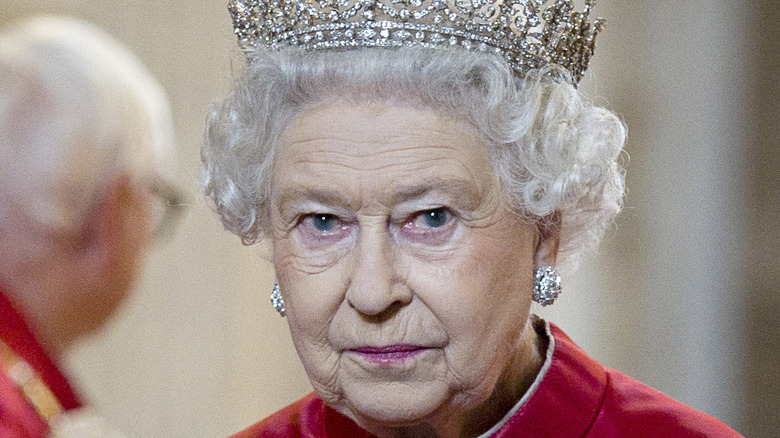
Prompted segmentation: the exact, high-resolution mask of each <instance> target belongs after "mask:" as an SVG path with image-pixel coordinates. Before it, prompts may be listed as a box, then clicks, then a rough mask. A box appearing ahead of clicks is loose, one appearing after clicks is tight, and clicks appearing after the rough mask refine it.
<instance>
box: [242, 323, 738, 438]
mask: <svg viewBox="0 0 780 438" xmlns="http://www.w3.org/2000/svg"><path fill="white" fill-rule="evenodd" d="M550 331H551V335H552V340H551V342H550V348H551V349H552V352H553V353H552V357H551V358H549V359H548V361H547V362H546V363H545V367H544V368H543V371H542V373H543V374H542V375H541V376H540V377H538V378H537V383H538V386H536V387H535V389H531V390H529V391H533V393H531V394H530V397H528V398H527V400H526V402H525V403H523V404H521V405H518V406H515V408H514V409H513V411H514V413H512V414H511V415H510V417H509V418H508V419H505V421H504V422H502V424H501V425H497V426H496V429H497V430H495V431H493V434H492V435H490V436H491V437H492V438H509V437H545V438H549V437H555V438H567V437H571V438H574V437H593V438H596V437H598V438H604V437H606V438H609V437H632V438H633V437H648V438H649V437H653V438H656V437H708V438H721V437H740V436H741V435H740V434H738V433H737V432H735V431H734V430H732V429H731V428H729V427H728V426H726V425H725V424H724V423H722V422H720V421H719V420H717V419H716V418H714V417H711V416H709V415H707V414H704V413H701V412H699V411H696V410H695V409H693V408H690V407H688V406H685V405H684V404H682V403H680V402H678V401H676V400H674V399H672V398H671V397H668V396H666V395H664V394H663V393H661V392H659V391H656V390H655V389H653V388H650V387H649V386H647V385H645V384H643V383H641V382H639V381H637V380H634V379H632V378H630V377H628V376H626V375H625V374H622V373H620V372H619V371H616V370H613V369H610V368H606V367H604V366H602V365H601V364H599V363H598V362H596V361H595V360H594V359H593V358H591V357H590V356H588V355H587V354H586V353H585V352H584V351H583V350H582V349H581V348H579V347H578V346H577V345H576V344H574V342H573V341H572V340H571V339H569V337H568V336H566V334H565V333H563V331H561V329H560V328H558V327H557V326H555V325H553V324H550ZM548 357H549V355H548ZM537 383H535V385H537ZM532 388H533V387H532ZM369 436H370V435H369V434H367V433H366V432H365V431H363V430H362V429H360V428H359V427H358V426H357V425H356V424H355V423H353V422H352V421H351V420H349V419H348V418H347V417H345V416H343V415H341V414H339V413H337V412H336V411H334V410H332V409H330V408H328V407H327V406H325V404H324V403H323V402H322V400H320V399H319V398H318V397H317V396H316V395H315V394H313V393H312V394H309V395H308V396H306V397H304V398H303V399H301V400H298V401H297V402H295V403H293V404H291V405H290V406H287V407H286V408H284V409H282V410H281V411H279V412H277V413H275V414H273V415H271V416H270V417H268V418H266V419H265V420H263V421H261V422H260V423H257V424H255V425H254V426H252V427H250V428H249V429H246V430H244V431H243V432H240V433H238V434H236V435H234V436H233V438H259V437H263V438H272V437H278V438H281V437H285V438H289V437H306V438H316V437H330V438H335V437H350V438H351V437H369Z"/></svg>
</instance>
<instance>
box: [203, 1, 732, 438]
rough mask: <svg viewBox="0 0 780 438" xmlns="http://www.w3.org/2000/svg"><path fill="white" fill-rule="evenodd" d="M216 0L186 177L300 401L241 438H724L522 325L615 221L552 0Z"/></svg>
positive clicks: (571, 39) (578, 52)
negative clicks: (226, 33)
mask: <svg viewBox="0 0 780 438" xmlns="http://www.w3.org/2000/svg"><path fill="white" fill-rule="evenodd" d="M542 3H545V2H543V1H535V2H532V1H522V0H520V1H514V2H492V1H489V0H488V1H485V2H478V1H473V2H468V3H467V2H461V1H445V0H432V1H431V0H428V1H420V0H400V1H392V2H391V1H374V0H368V1H365V0H364V1H344V2H329V1H322V2H311V1H306V0H300V1H298V0H292V1H285V2H282V1H276V0H261V1H234V2H232V4H231V12H232V13H233V17H234V22H235V26H236V33H237V34H238V35H239V38H240V44H241V45H242V47H243V48H244V49H245V51H246V54H247V57H248V64H247V67H246V70H245V72H244V73H243V75H242V77H241V78H240V79H239V81H238V82H237V85H236V87H235V89H234V90H233V91H232V92H231V93H230V94H229V96H228V97H227V98H226V99H225V101H224V102H223V103H222V104H221V105H219V106H217V107H215V109H214V110H213V112H212V114H211V117H210V120H209V121H208V127H207V134H206V142H205V147H204V150H203V160H204V175H205V179H204V187H205V192H206V195H207V196H208V197H209V198H210V200H211V201H212V203H213V206H214V208H215V209H216V211H217V212H218V213H219V215H220V217H221V220H222V223H223V224H224V226H225V228H226V229H228V230H230V231H232V232H233V233H235V234H237V235H238V236H240V237H241V239H242V241H243V242H244V243H246V244H252V243H255V242H259V241H268V242H270V244H271V247H272V262H273V266H274V268H275V271H276V277H277V280H278V285H277V286H276V287H275V288H274V291H273V293H272V302H273V305H274V307H275V308H276V309H277V310H278V311H279V312H280V313H281V314H282V316H286V318H287V322H288V324H289V328H290V333H291V335H292V340H293V342H294V344H295V347H296V349H297V352H298V355H299V356H300V359H301V361H302V362H303V365H304V368H305V369H306V372H307V374H308V376H309V379H310V380H311V383H312V385H313V386H314V390H315V392H314V393H313V394H311V395H309V396H308V397H306V398H304V399H302V400H300V401H298V402H296V403H294V404H293V405H291V406H288V407H287V408H285V409H283V410H282V411H280V412H278V413H276V414H274V415H272V416H271V417H269V418H268V419H266V420H264V421H262V422H260V423H258V424H257V425H255V426H253V427H250V428H249V429H247V430H246V431H244V432H243V433H240V434H238V435H237V436H239V437H260V436H279V437H282V436H284V437H293V436H294V437H297V436H307V437H325V436H328V437H335V436H344V437H357V436H369V435H375V436H378V437H397V436H432V437H433V436H438V437H477V436H484V437H487V436H494V437H510V436H511V437H514V436H548V437H580V436H594V437H596V436H598V437H605V436H632V437H633V436H692V435H695V436H703V435H706V436H718V437H721V436H723V437H726V436H738V435H737V434H736V433H735V432H733V431H732V430H731V429H729V428H728V427H727V426H725V425H724V424H722V423H720V422H719V421H718V420H716V419H714V418H712V417H709V416H707V415H705V414H702V413H700V412H696V411H694V410H693V409H691V408H689V407H686V406H684V405H682V404H680V403H679V402H676V401H674V400H672V399H670V398H669V397H667V396H665V395H663V394H661V393H659V392H657V391H655V390H653V389H651V388H648V387H646V386H644V385H643V384H641V383H639V382H637V381H635V380H632V379H631V378H629V377H626V376H625V375H623V374H621V373H619V372H617V371H615V370H611V369H608V368H605V367H603V366H602V365H600V364H598V363H597V362H595V361H594V360H593V359H591V358H590V357H588V356H587V355H586V354H585V353H584V352H583V351H582V350H580V349H579V348H578V347H577V346H576V345H575V344H574V343H573V342H572V341H571V340H570V339H569V338H567V337H566V335H565V334H564V333H562V332H561V330H560V329H559V328H557V327H556V326H555V325H553V324H550V323H548V322H545V321H543V320H541V319H539V318H538V317H535V316H533V315H532V314H531V310H530V309H531V305H532V301H536V302H538V303H540V304H541V305H548V304H552V302H553V301H554V300H555V298H556V297H557V296H558V294H559V293H560V290H561V286H560V277H559V276H558V274H557V272H556V270H555V267H556V266H560V265H564V264H568V265H569V266H572V265H574V263H575V262H576V259H577V257H578V256H579V255H580V254H581V253H582V252H583V251H585V250H587V249H589V248H592V247H593V246H594V245H595V244H596V243H597V242H598V240H599V238H600V237H601V235H602V234H603V232H604V230H605V228H606V227H608V226H609V225H610V223H611V222H612V220H613V219H614V217H615V215H616V214H617V213H618V211H619V210H620V206H621V201H622V198H623V194H624V181H623V174H622V170H621V168H620V166H619V165H618V163H617V158H618V156H619V154H620V152H621V148H622V146H623V142H624V139H625V129H624V127H623V125H622V123H621V122H620V120H619V119H618V118H617V117H616V116H615V115H614V114H613V113H611V112H610V111H608V110H606V109H603V108H599V107H597V106H594V105H592V104H590V103H588V102H586V101H584V100H583V99H582V97H581V96H580V93H579V92H578V91H577V88H576V84H577V81H578V80H579V78H580V77H581V75H582V72H583V71H584V70H585V68H586V67H587V64H588V61H589V59H590V55H591V54H592V51H593V47H594V46H593V45H594V44H595V37H596V34H597V32H598V31H599V30H600V29H601V22H599V21H596V22H594V23H593V24H591V23H590V21H589V19H588V14H589V11H590V9H591V6H592V5H591V3H590V2H587V5H586V9H585V11H584V12H576V11H574V10H573V5H572V2H570V1H564V0H561V1H557V2H555V3H554V5H552V6H549V7H542V6H541V4H542Z"/></svg>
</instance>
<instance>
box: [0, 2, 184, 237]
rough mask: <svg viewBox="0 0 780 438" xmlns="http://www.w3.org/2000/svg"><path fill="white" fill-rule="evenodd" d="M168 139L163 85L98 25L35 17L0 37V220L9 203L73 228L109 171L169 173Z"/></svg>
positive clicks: (61, 228) (140, 176)
mask: <svg viewBox="0 0 780 438" xmlns="http://www.w3.org/2000/svg"><path fill="white" fill-rule="evenodd" d="M173 144H174V139H173V128H172V123H171V115H170V108H169V104H168V100H167V98H166V96H165V93H164V92H163V89H162V87H161V86H160V84H159V83H158V82H157V81H156V80H155V79H154V78H153V77H152V75H151V74H150V73H149V72H148V71H147V70H146V68H145V67H144V66H143V65H142V64H141V62H140V61H139V60H138V59H137V58H136V57H135V56H134V55H133V54H132V53H130V52H129V51H128V50H127V49H125V48H124V47H122V46H121V45H120V44H119V43H117V42H116V41H115V40H113V39H112V38H111V37H109V36H108V35H107V34H105V33H104V32H102V31H101V30H99V29H97V28H96V27H94V26H92V25H90V24H88V23H86V22H83V21H79V20H75V19H71V18H64V17H37V18H32V19H28V20H26V21H24V22H22V23H20V24H18V25H16V26H14V27H12V28H10V29H8V30H7V31H6V32H4V33H2V34H0V224H2V221H3V216H4V212H7V211H9V210H10V209H15V210H17V211H19V212H21V213H22V214H23V215H24V216H26V217H29V218H30V219H31V220H33V221H36V222H38V223H39V224H41V225H44V226H46V227H48V228H50V229H51V230H52V231H54V232H65V233H68V232H74V231H76V230H78V229H79V227H81V226H82V224H83V222H84V220H85V218H86V216H87V215H88V214H89V212H90V209H91V208H93V207H94V205H95V204H96V202H97V201H98V200H99V199H100V196H101V195H102V193H103V191H104V189H105V188H106V186H107V185H108V184H109V182H110V181H111V180H112V179H113V178H115V177H117V176H118V175H121V174H127V175H129V176H130V177H131V178H132V179H133V180H134V181H138V182H143V181H144V180H147V179H153V178H157V177H162V176H164V175H165V174H166V173H169V172H170V171H171V170H172V165H173V158H174V157H173V152H174V148H173Z"/></svg>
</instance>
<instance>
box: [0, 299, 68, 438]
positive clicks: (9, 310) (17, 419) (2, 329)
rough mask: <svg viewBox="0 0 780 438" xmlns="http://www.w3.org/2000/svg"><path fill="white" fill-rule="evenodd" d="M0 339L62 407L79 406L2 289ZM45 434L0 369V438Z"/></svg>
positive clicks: (45, 428)
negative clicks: (34, 374)
mask: <svg viewBox="0 0 780 438" xmlns="http://www.w3.org/2000/svg"><path fill="white" fill-rule="evenodd" d="M0 340H2V342H3V343H4V344H5V345H7V346H8V347H10V348H11V350H13V352H14V353H15V354H16V356H18V357H19V358H21V359H23V360H24V361H25V362H27V363H28V364H29V365H30V366H31V367H32V368H33V369H34V370H35V372H36V373H37V374H38V376H39V377H40V378H41V380H42V381H43V383H44V384H45V385H46V387H48V388H49V390H51V392H52V393H53V394H54V396H55V397H56V398H57V400H58V401H59V404H60V405H61V406H62V408H63V409H64V410H69V409H75V408H79V407H81V402H80V401H79V399H78V397H77V396H76V394H75V392H74V391H73V388H72V387H71V386H70V384H69V383H68V380H67V379H66V378H65V376H63V375H62V373H61V372H60V371H59V370H58V369H57V367H56V365H54V362H53V361H52V360H51V358H49V356H48V355H47V354H46V352H45V351H44V350H43V347H41V345H40V344H39V343H38V342H37V341H36V340H35V335H34V334H33V333H32V331H31V330H30V327H29V326H28V325H27V323H25V321H24V318H22V315H21V314H20V313H19V312H17V311H16V310H15V309H14V308H13V306H12V305H11V302H10V301H9V300H8V298H7V297H6V296H5V295H4V294H3V291H2V289H1V288H0ZM48 434H49V426H48V424H47V423H46V421H45V420H44V419H43V418H41V417H40V416H39V415H38V413H37V412H36V411H35V408H34V407H33V405H32V404H30V402H28V401H27V399H26V398H25V397H24V395H23V394H22V392H21V390H20V389H19V387H17V386H16V384H15V383H14V382H13V381H12V380H11V378H10V377H8V375H6V373H5V372H4V370H3V369H2V368H0V438H43V437H46V436H48Z"/></svg>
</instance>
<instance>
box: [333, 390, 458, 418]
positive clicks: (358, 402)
mask: <svg viewBox="0 0 780 438" xmlns="http://www.w3.org/2000/svg"><path fill="white" fill-rule="evenodd" d="M449 396H450V394H449V390H448V388H447V386H446V385H443V384H441V383H439V382H432V383H431V384H428V385H413V386H412V385H405V384H403V383H398V382H392V383H384V384H377V385H371V386H370V387H365V386H364V385H356V386H355V387H353V388H349V387H347V388H344V398H343V399H342V400H348V402H347V403H344V404H343V405H341V406H335V408H336V410H338V411H340V412H341V413H342V414H345V415H347V416H348V417H350V418H352V419H353V420H355V421H356V422H357V423H358V424H359V425H360V426H362V427H364V428H367V429H369V430H371V429H375V428H394V427H406V426H413V425H416V424H419V423H421V422H423V421H425V420H426V419H428V418H429V417H430V416H431V415H432V414H433V413H435V412H436V411H437V410H439V409H440V408H441V407H442V406H443V405H444V404H445V403H448V398H449Z"/></svg>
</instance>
